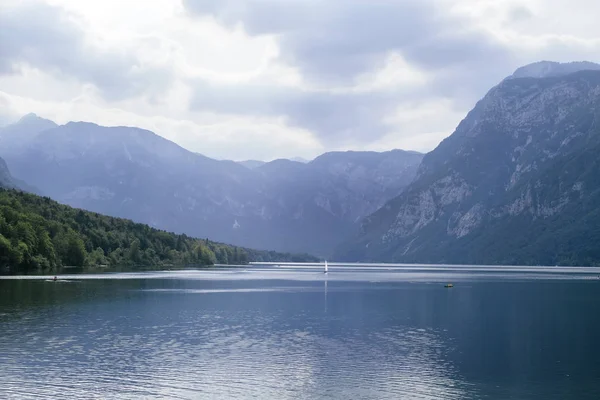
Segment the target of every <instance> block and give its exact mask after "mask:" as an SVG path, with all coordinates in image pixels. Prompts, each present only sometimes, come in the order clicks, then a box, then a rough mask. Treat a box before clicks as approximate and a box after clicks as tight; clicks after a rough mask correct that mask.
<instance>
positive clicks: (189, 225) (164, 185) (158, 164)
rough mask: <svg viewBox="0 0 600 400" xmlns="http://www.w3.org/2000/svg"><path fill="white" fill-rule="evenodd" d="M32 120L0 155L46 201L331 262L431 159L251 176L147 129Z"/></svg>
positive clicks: (268, 167) (401, 156)
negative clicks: (347, 238)
mask: <svg viewBox="0 0 600 400" xmlns="http://www.w3.org/2000/svg"><path fill="white" fill-rule="evenodd" d="M32 119H35V118H34V117H32V116H29V117H28V118H26V119H25V120H26V122H27V124H24V123H23V120H22V121H21V122H20V123H18V124H16V125H13V126H11V127H8V128H5V130H0V144H2V143H3V142H2V141H3V140H4V138H7V137H10V138H11V140H10V141H8V140H5V141H4V143H3V145H0V155H2V156H4V157H5V158H6V160H7V162H8V163H9V165H10V166H11V170H12V171H13V174H14V175H15V176H16V177H18V178H21V179H23V180H25V181H26V182H28V183H31V184H32V185H35V186H36V187H38V188H40V190H41V191H42V193H43V194H45V195H48V196H50V197H52V198H54V199H56V200H58V201H60V202H63V203H66V204H69V205H71V206H75V207H79V208H84V209H88V210H91V211H96V212H100V213H103V214H108V215H112V216H118V217H125V218H130V219H133V220H135V221H139V222H143V223H147V224H150V225H152V226H154V227H158V228H161V229H167V230H170V231H175V232H184V233H188V234H190V235H193V236H199V237H210V238H211V239H214V240H218V241H223V242H226V243H232V244H237V245H242V246H246V247H252V248H258V249H273V250H282V251H295V252H311V253H314V254H318V255H323V256H326V255H329V253H330V252H331V251H332V249H333V247H334V246H335V245H336V244H337V243H339V241H340V238H341V237H344V236H345V235H348V233H349V232H352V230H353V229H356V227H357V226H358V224H357V221H358V220H360V219H361V218H362V217H364V216H366V215H368V214H369V213H371V212H373V211H375V210H376V209H377V208H379V207H380V206H381V205H382V204H383V203H384V202H385V201H386V200H388V199H390V198H392V197H394V196H396V195H398V194H399V193H400V192H401V191H402V189H403V187H404V186H406V185H407V184H408V183H409V182H410V181H411V180H412V178H413V177H414V175H415V173H416V169H417V166H418V164H419V163H420V161H421V159H422V157H423V156H422V155H421V154H418V153H411V152H402V151H394V152H387V153H369V152H357V153H352V152H349V153H330V154H325V155H323V156H321V157H319V158H317V159H316V160H314V161H312V162H310V163H302V162H295V161H290V160H277V161H274V162H271V163H266V164H264V165H260V166H255V168H253V169H249V168H246V167H244V166H242V165H240V164H238V163H234V162H232V161H217V160H213V159H210V158H208V157H204V156H202V155H199V154H196V153H192V152H189V151H187V150H185V149H183V148H181V147H179V146H177V145H175V144H174V143H172V142H169V141H168V140H165V139H164V138H162V137H160V136H157V135H155V134H154V133H152V132H149V131H145V130H142V129H137V128H129V127H115V128H106V127H101V126H98V125H95V124H90V123H69V124H66V125H64V126H55V125H53V124H52V123H49V121H46V122H44V121H45V120H41V121H37V124H33V123H32V122H33V121H32ZM32 126H39V127H41V128H40V129H42V130H41V131H36V130H35V129H33V128H32ZM48 127H49V129H48ZM19 137H22V138H24V140H23V141H20V140H18V138H19ZM25 138H26V140H25Z"/></svg>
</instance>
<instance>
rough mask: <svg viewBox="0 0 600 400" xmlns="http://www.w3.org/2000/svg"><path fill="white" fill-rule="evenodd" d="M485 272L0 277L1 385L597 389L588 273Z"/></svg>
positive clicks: (583, 393) (431, 391) (177, 393)
mask: <svg viewBox="0 0 600 400" xmlns="http://www.w3.org/2000/svg"><path fill="white" fill-rule="evenodd" d="M487 268H488V267H485V268H476V267H455V268H452V269H450V270H449V269H439V268H436V267H431V266H420V267H389V266H386V267H380V268H367V267H360V266H359V267H356V266H354V267H353V268H350V269H344V268H343V267H335V266H331V265H330V267H329V274H327V275H326V274H323V272H322V270H321V269H316V268H255V267H248V268H245V269H244V268H230V269H211V270H202V271H180V272H177V271H175V272H148V273H120V274H98V275H72V276H63V277H61V278H64V279H66V280H67V281H66V282H47V281H46V279H47V277H32V276H29V277H8V278H4V279H0V338H1V339H2V340H1V341H0V394H2V396H1V397H8V398H40V397H42V398H54V399H61V398H64V399H73V398H143V397H150V398H157V397H164V398H176V399H177V398H179V399H193V398H202V399H210V398H261V399H286V398H302V399H304V398H343V399H380V398H390V399H397V398H407V399H413V398H415V399H482V398H484V399H513V398H514V399H565V398H577V399H598V398H600V362H598V360H600V346H598V345H597V340H598V338H599V337H600V295H599V294H600V279H598V276H599V275H600V270H598V269H566V268H539V269H538V268H527V269H518V268H508V267H494V268H491V269H487ZM446 282H452V283H454V287H453V288H451V289H446V288H444V286H443V284H444V283H446Z"/></svg>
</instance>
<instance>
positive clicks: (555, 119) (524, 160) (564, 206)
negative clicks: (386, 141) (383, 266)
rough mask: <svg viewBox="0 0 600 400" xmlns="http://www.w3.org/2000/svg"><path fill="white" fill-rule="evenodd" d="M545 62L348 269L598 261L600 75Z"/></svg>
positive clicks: (488, 104) (406, 194) (508, 82)
mask: <svg viewBox="0 0 600 400" xmlns="http://www.w3.org/2000/svg"><path fill="white" fill-rule="evenodd" d="M592 67H593V68H590V64H589V63H576V64H566V65H563V64H556V63H537V64H533V65H531V66H526V67H523V68H521V69H519V70H517V72H515V74H514V75H513V76H511V77H510V78H509V79H505V80H504V81H502V82H501V83H500V84H499V85H498V86H496V87H494V88H493V89H491V90H490V91H489V92H488V93H487V95H486V96H485V97H484V98H483V99H482V100H481V101H479V102H478V103H477V105H476V106H475V108H474V109H473V110H472V111H471V112H470V113H469V114H468V115H467V117H466V118H465V119H464V120H463V121H462V122H461V123H460V124H459V126H458V127H457V128H456V131H455V132H454V133H453V134H452V135H451V136H450V137H448V138H447V139H446V140H444V141H443V142H442V143H441V144H440V145H439V146H438V147H437V148H436V149H435V150H434V151H432V152H431V153H429V154H427V155H426V156H425V158H424V159H423V162H422V163H421V166H420V167H419V171H418V172H417V176H416V177H415V179H414V181H413V182H412V183H411V184H410V185H409V186H408V187H407V188H406V189H405V190H404V191H403V192H402V194H400V195H399V196H397V197H396V198H394V199H392V200H390V201H389V202H387V203H386V204H385V206H383V207H382V208H381V209H380V210H378V211H377V212H375V213H373V214H372V215H370V216H369V217H367V218H365V219H364V221H363V223H362V225H361V229H360V233H359V234H358V235H357V236H356V237H355V238H353V239H352V240H349V241H348V242H346V243H344V244H343V245H341V246H340V247H339V248H338V250H337V254H336V258H337V259H339V260H346V261H355V260H361V261H397V262H428V263H429V262H434V263H472V264H534V265H535V264H543V265H555V264H566V265H574V264H581V265H590V264H598V263H599V262H600V247H598V245H597V244H598V242H599V240H600V159H599V157H598V154H600V123H599V121H600V71H599V69H600V66H598V65H595V64H593V65H592Z"/></svg>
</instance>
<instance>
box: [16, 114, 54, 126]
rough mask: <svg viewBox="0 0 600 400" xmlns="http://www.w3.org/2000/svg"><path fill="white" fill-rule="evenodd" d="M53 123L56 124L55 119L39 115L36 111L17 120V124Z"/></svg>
mask: <svg viewBox="0 0 600 400" xmlns="http://www.w3.org/2000/svg"><path fill="white" fill-rule="evenodd" d="M40 122H43V123H51V124H55V123H54V122H53V121H50V120H49V119H46V118H42V117H40V116H39V115H37V114H35V113H29V114H25V115H23V116H22V117H21V119H19V121H17V124H23V123H26V124H29V123H40Z"/></svg>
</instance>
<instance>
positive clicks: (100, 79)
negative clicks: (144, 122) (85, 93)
mask: <svg viewBox="0 0 600 400" xmlns="http://www.w3.org/2000/svg"><path fill="white" fill-rule="evenodd" d="M0 26H1V27H2V31H3V32H4V33H3V34H2V35H0V72H2V73H5V74H6V73H12V74H15V73H19V72H20V71H21V69H22V68H27V67H29V66H34V67H35V68H38V69H41V70H44V71H47V72H50V73H52V74H55V75H59V76H61V78H62V79H64V80H66V81H68V80H71V79H77V80H79V81H80V82H83V83H92V84H94V85H95V86H96V87H97V88H98V89H99V91H100V92H101V94H102V95H103V96H105V97H106V98H108V99H120V98H124V97H127V96H131V95H134V94H137V93H140V92H143V91H146V90H149V88H152V87H156V88H157V89H158V90H160V89H163V88H164V87H166V85H168V72H167V71H164V70H153V69H151V68H143V67H142V66H141V65H140V63H139V62H138V60H137V59H136V57H135V56H134V55H133V54H132V53H129V52H126V51H120V50H118V49H114V48H113V49H108V50H106V49H102V48H100V47H98V46H94V45H93V44H91V43H88V42H86V33H85V30H84V27H83V26H81V25H80V24H78V23H77V22H76V19H75V18H74V16H72V15H69V13H67V12H66V11H65V10H64V9H62V8H60V7H56V6H52V5H48V4H45V3H41V2H34V1H24V2H22V3H21V4H20V5H17V6H14V7H9V8H5V9H2V10H1V12H0Z"/></svg>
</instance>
